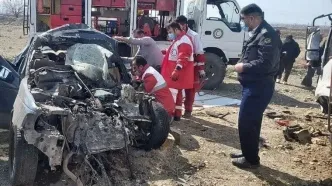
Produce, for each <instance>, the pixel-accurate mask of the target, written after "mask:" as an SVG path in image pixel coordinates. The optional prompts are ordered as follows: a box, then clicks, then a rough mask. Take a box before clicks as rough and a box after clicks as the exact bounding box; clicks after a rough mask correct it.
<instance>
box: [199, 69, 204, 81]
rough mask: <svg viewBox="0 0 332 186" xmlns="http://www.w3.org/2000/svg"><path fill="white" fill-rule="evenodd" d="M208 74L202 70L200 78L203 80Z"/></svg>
mask: <svg viewBox="0 0 332 186" xmlns="http://www.w3.org/2000/svg"><path fill="white" fill-rule="evenodd" d="M205 76H206V74H205V71H204V70H200V71H199V78H201V79H203V78H205Z"/></svg>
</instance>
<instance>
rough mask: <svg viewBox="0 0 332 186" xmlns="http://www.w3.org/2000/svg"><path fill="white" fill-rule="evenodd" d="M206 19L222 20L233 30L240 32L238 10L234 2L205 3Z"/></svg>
mask: <svg viewBox="0 0 332 186" xmlns="http://www.w3.org/2000/svg"><path fill="white" fill-rule="evenodd" d="M206 19H207V20H212V21H222V22H224V23H225V24H226V25H227V26H228V27H229V29H230V30H232V31H233V32H241V25H240V11H239V9H238V8H237V7H236V5H235V4H234V2H221V3H220V2H213V3H209V4H207V11H206Z"/></svg>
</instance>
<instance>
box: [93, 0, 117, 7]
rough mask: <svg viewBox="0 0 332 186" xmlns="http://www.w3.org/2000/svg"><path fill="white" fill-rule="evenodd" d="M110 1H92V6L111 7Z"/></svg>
mask: <svg viewBox="0 0 332 186" xmlns="http://www.w3.org/2000/svg"><path fill="white" fill-rule="evenodd" d="M111 4H112V0H92V6H99V7H111Z"/></svg>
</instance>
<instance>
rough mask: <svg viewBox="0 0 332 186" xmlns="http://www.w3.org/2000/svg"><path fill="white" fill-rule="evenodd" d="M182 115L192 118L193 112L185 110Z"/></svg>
mask: <svg viewBox="0 0 332 186" xmlns="http://www.w3.org/2000/svg"><path fill="white" fill-rule="evenodd" d="M182 117H184V118H191V112H190V111H185V112H184V114H183V116H182Z"/></svg>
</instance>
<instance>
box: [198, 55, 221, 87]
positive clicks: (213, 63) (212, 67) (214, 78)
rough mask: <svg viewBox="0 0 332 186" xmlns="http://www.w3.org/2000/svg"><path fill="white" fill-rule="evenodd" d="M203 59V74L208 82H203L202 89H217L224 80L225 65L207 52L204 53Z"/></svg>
mask: <svg viewBox="0 0 332 186" xmlns="http://www.w3.org/2000/svg"><path fill="white" fill-rule="evenodd" d="M205 59H206V62H205V63H206V64H205V72H206V78H208V80H207V81H206V82H205V84H204V86H203V89H204V90H214V89H217V88H218V87H219V86H220V85H221V83H222V82H223V80H224V78H225V75H226V64H225V63H224V62H223V60H222V58H220V57H219V56H218V55H216V54H213V53H209V52H207V53H205Z"/></svg>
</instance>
